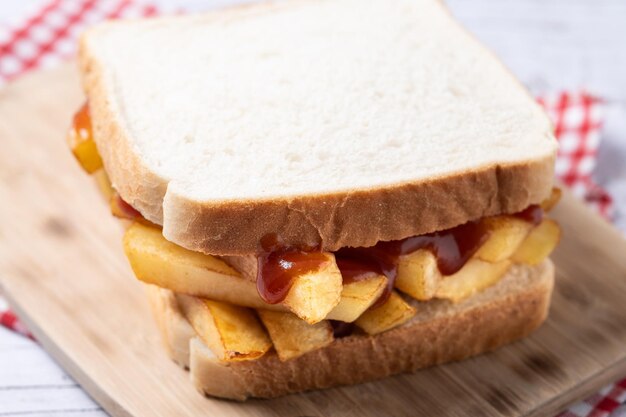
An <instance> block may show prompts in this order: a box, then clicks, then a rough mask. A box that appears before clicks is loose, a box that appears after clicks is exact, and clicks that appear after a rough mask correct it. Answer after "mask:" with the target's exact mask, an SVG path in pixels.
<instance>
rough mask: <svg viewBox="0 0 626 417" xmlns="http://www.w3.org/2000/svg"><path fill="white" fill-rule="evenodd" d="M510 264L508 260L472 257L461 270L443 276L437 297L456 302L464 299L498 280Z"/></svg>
mask: <svg viewBox="0 0 626 417" xmlns="http://www.w3.org/2000/svg"><path fill="white" fill-rule="evenodd" d="M510 265H511V262H510V261H508V260H504V261H501V262H498V263H490V262H485V261H482V260H480V259H476V258H473V259H470V260H469V261H468V262H467V263H466V264H465V265H464V266H463V268H461V270H460V271H458V272H457V273H455V274H453V275H449V276H444V277H443V279H442V280H441V283H440V284H439V288H438V289H437V298H445V299H448V300H451V301H453V302H455V303H456V302H459V301H462V300H464V299H466V298H468V297H470V296H472V295H474V294H476V293H477V292H479V291H482V290H484V289H485V288H487V287H490V286H491V285H493V284H495V283H496V282H498V281H499V280H500V278H502V276H503V275H504V274H505V273H506V271H507V270H508V269H509V266H510Z"/></svg>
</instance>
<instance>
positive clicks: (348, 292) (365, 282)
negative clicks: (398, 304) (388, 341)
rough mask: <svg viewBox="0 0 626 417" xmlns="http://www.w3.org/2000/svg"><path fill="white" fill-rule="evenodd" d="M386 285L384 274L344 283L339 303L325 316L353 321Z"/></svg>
mask: <svg viewBox="0 0 626 417" xmlns="http://www.w3.org/2000/svg"><path fill="white" fill-rule="evenodd" d="M386 286H387V277H386V276H384V275H374V276H371V277H368V278H364V279H362V280H358V281H353V282H350V283H348V284H344V285H343V290H342V291H341V299H340V300H339V304H337V305H336V306H335V308H333V309H332V310H331V312H330V313H328V316H327V317H326V318H327V319H330V320H339V321H345V322H349V323H350V322H353V321H354V320H356V319H357V318H359V317H360V316H361V314H363V313H364V312H365V311H366V310H367V309H368V308H370V307H371V306H372V304H374V303H375V302H376V300H378V298H379V297H380V296H381V295H382V293H383V291H385V287H386Z"/></svg>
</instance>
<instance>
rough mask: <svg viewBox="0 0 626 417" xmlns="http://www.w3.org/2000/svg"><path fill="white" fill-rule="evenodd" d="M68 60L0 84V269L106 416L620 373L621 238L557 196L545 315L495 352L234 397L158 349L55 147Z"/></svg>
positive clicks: (468, 392)
mask: <svg viewBox="0 0 626 417" xmlns="http://www.w3.org/2000/svg"><path fill="white" fill-rule="evenodd" d="M81 100H82V97H81V94H80V90H79V87H78V81H77V77H76V74H75V72H74V70H73V69H72V68H71V67H68V66H66V67H62V68H60V69H59V70H55V71H53V72H47V73H39V74H35V75H32V76H29V77H27V78H24V79H23V80H22V81H20V82H18V83H15V84H13V85H11V86H9V87H8V88H6V89H4V90H3V91H2V92H1V93H0V138H2V140H1V144H2V149H1V151H0V219H1V220H0V280H1V284H2V287H3V290H4V291H5V294H6V295H7V297H8V298H9V301H10V303H11V305H12V306H13V307H14V308H15V309H16V310H17V311H18V313H19V314H20V315H21V316H22V317H23V319H24V320H25V321H26V323H27V325H28V326H29V328H30V329H31V330H32V331H33V333H34V334H35V335H36V337H37V338H38V339H39V340H40V342H41V343H42V344H43V345H44V347H45V348H46V349H47V350H48V351H49V352H50V353H51V354H52V355H53V356H54V357H55V358H56V359H57V360H58V361H59V362H60V363H61V364H62V366H63V367H64V368H65V369H66V370H67V371H68V372H69V373H70V374H71V375H72V376H73V377H74V378H75V379H76V380H77V381H78V382H79V383H80V384H81V385H82V386H83V387H84V388H85V389H86V390H87V391H88V392H89V393H90V395H91V396H92V397H93V398H94V399H95V400H96V401H98V402H99V403H100V404H102V405H103V407H104V408H105V409H106V410H107V411H108V412H109V413H111V414H112V415H114V416H134V417H144V416H145V417H148V416H150V417H152V416H204V415H206V416H213V415H220V416H331V415H332V416H380V415H392V416H415V415H430V416H434V415H437V416H443V415H450V416H461V415H481V416H497V415H505V416H517V415H528V416H544V415H545V416H548V415H553V414H554V413H555V412H557V411H559V410H560V409H562V408H563V407H564V406H566V405H567V404H569V403H570V402H572V401H574V400H576V399H579V398H581V397H582V396H584V395H586V394H589V393H591V392H593V391H594V390H596V389H598V388H599V387H600V386H602V385H603V384H605V383H607V382H609V381H611V380H613V379H615V378H617V377H618V376H620V375H623V374H624V373H626V307H625V304H624V300H626V279H625V278H626V242H624V240H623V239H622V237H621V235H620V234H619V232H617V231H615V230H614V229H612V228H611V227H610V226H609V225H608V224H607V223H605V222H604V221H603V220H601V219H600V218H598V217H596V216H595V215H593V214H591V213H590V212H589V211H588V210H587V209H586V208H585V207H583V206H582V204H580V203H578V202H576V201H574V200H573V199H572V198H571V197H569V196H567V195H566V196H565V198H564V200H563V202H562V203H561V204H560V206H559V207H558V208H557V209H556V211H555V214H554V215H555V217H556V218H557V219H558V221H559V222H560V223H561V225H562V227H563V229H564V232H565V237H564V239H563V241H562V243H561V245H560V247H559V249H558V250H557V252H556V254H555V255H554V259H555V261H556V264H557V268H558V273H557V286H556V290H555V294H554V299H553V306H552V309H551V315H550V318H549V319H548V321H547V322H546V323H545V324H544V325H543V326H542V327H541V328H540V329H539V330H538V331H537V332H535V333H534V334H533V335H532V336H531V337H530V338H528V339H526V340H524V341H521V342H518V343H515V344H513V345H509V346H507V347H505V348H503V349H500V350H498V351H496V352H494V353H491V354H487V355H483V356H480V357H478V358H474V359H471V360H467V361H464V362H460V363H453V364H449V365H445V366H439V367H436V368H431V369H428V370H425V371H421V372H418V373H416V374H412V375H400V376H397V377H392V378H388V379H386V380H383V381H380V382H375V383H368V384H362V385H357V386H353V387H344V388H337V389H331V390H326V391H318V392H312V393H307V394H301V395H292V396H288V397H284V398H281V399H277V400H253V401H248V402H246V403H242V404H240V403H234V402H229V401H221V400H214V399H206V398H204V397H202V396H201V395H199V394H198V393H196V392H195V391H194V390H193V388H192V386H191V384H190V383H189V381H188V375H187V373H185V372H184V371H182V370H180V369H179V368H178V367H177V366H176V365H174V364H173V363H172V362H170V360H169V359H168V358H167V357H166V355H165V352H164V351H163V350H162V349H161V346H160V341H159V340H158V336H157V332H156V328H155V325H154V323H153V322H152V320H151V318H150V317H149V312H148V306H147V302H146V300H145V299H144V296H143V291H142V289H141V288H140V285H139V283H137V282H135V280H134V279H133V278H132V276H131V272H130V269H129V267H128V265H127V263H126V261H125V259H124V257H123V254H122V249H121V244H120V238H121V234H122V229H121V226H120V225H119V224H118V223H117V221H115V220H114V219H113V218H111V216H110V214H109V212H108V209H107V207H106V205H105V204H104V202H103V201H102V199H101V197H100V196H99V195H98V193H97V191H96V189H95V187H94V186H93V184H92V182H91V180H90V179H89V178H88V177H87V176H86V175H85V174H83V173H82V172H81V170H80V168H79V167H78V166H77V164H76V162H75V161H73V159H72V156H71V155H70V153H69V152H68V150H67V149H66V145H65V140H64V135H65V129H66V128H67V126H68V123H69V120H70V118H71V115H72V113H73V111H74V110H75V109H76V108H77V106H78V105H79V104H80V102H81Z"/></svg>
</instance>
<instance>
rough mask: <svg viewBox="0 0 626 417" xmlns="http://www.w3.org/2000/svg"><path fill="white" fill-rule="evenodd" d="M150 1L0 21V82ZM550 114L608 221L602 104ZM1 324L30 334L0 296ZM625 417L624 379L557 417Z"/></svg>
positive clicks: (149, 8)
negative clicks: (601, 169)
mask: <svg viewBox="0 0 626 417" xmlns="http://www.w3.org/2000/svg"><path fill="white" fill-rule="evenodd" d="M157 13H158V10H157V8H156V7H154V6H153V5H150V4H148V3H144V2H139V1H136V0H52V1H49V2H48V3H46V4H45V5H44V6H43V7H41V8H40V9H38V10H37V11H36V12H35V13H34V14H32V15H31V16H30V17H28V18H27V19H25V20H24V21H22V22H20V23H19V24H17V25H15V26H12V27H8V26H1V25H0V86H1V85H3V84H5V83H6V82H9V81H11V80H13V79H15V78H17V77H19V76H20V75H22V74H24V73H26V72H28V71H31V70H33V69H37V68H47V67H51V66H54V65H56V64H58V63H59V62H62V61H64V60H65V59H67V58H69V57H72V56H73V55H74V53H75V52H76V46H77V45H76V40H77V38H78V36H79V34H80V33H81V32H82V31H83V30H84V29H85V28H86V27H88V26H89V25H91V24H93V23H96V22H98V21H101V20H104V19H113V18H128V17H140V16H152V15H155V14H157ZM538 100H539V102H540V103H541V104H542V105H543V106H544V107H545V109H546V111H547V112H548V114H549V115H550V116H551V118H552V120H553V122H554V125H555V132H556V136H557V137H558V139H559V143H560V149H559V154H558V158H557V162H556V175H557V177H558V178H559V179H560V180H561V181H563V183H564V184H566V185H567V186H568V187H570V188H571V189H572V190H573V192H574V194H576V195H577V196H579V197H580V198H583V199H585V200H586V201H587V202H588V203H589V204H590V205H591V206H592V207H593V208H594V209H595V210H597V211H598V212H599V213H600V214H601V215H603V216H604V217H606V218H608V219H610V218H611V216H612V213H613V204H612V200H611V197H610V196H609V194H607V192H606V191H605V190H603V189H602V188H600V187H599V186H598V185H596V184H595V183H594V182H593V181H592V179H591V174H592V172H593V169H594V167H595V164H596V156H597V151H598V145H599V142H600V128H601V125H602V120H603V110H604V105H603V102H602V100H601V99H598V98H596V97H594V96H592V95H590V94H588V93H586V92H560V93H558V94H549V95H545V96H542V97H539V98H538ZM0 324H1V325H3V326H5V327H7V328H9V329H12V330H14V331H16V332H19V333H21V334H24V335H26V336H28V337H32V336H31V335H30V333H29V332H28V330H27V329H26V327H25V326H24V325H22V324H21V323H20V321H19V319H18V318H17V317H16V316H15V314H13V312H11V311H10V310H9V309H8V307H7V305H6V302H5V301H4V300H2V298H1V297H0ZM606 416H611V417H626V379H625V380H622V381H620V382H617V383H615V384H612V385H609V386H607V387H605V388H603V389H602V390H600V391H599V392H598V393H596V394H595V395H594V396H592V397H590V398H588V399H587V400H585V401H582V402H580V403H578V404H576V405H574V406H572V407H571V408H570V409H569V410H568V411H566V412H564V413H562V414H560V415H559V417H606Z"/></svg>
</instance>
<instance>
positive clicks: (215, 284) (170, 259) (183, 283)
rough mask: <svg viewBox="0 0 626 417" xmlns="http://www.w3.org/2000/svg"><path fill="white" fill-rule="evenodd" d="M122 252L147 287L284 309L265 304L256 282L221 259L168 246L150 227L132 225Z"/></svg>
mask: <svg viewBox="0 0 626 417" xmlns="http://www.w3.org/2000/svg"><path fill="white" fill-rule="evenodd" d="M124 251H125V252H126V256H127V257H128V260H129V262H130V266H131V267H132V269H133V272H134V273H135V276H136V277H137V279H139V280H140V281H143V282H146V283H148V284H154V285H157V286H159V287H162V288H167V289H170V290H172V291H174V292H177V293H182V294H188V295H194V296H197V297H203V298H208V299H211V300H218V301H224V302H229V303H232V304H235V305H241V306H246V307H255V308H269V309H272V308H276V309H282V310H286V307H285V306H283V305H281V304H267V303H265V302H264V301H263V300H262V299H261V297H260V296H259V294H258V292H257V289H256V283H254V282H253V281H249V280H247V279H244V278H242V277H241V275H240V274H239V273H238V272H237V271H236V270H234V269H233V268H231V267H230V266H228V265H227V264H226V263H225V262H224V261H222V260H221V259H218V258H215V257H213V256H210V255H205V254H202V253H199V252H194V251H190V250H187V249H185V248H183V247H180V246H178V245H176V244H174V243H171V242H169V241H168V240H166V239H165V238H164V237H163V235H162V234H161V231H160V230H158V229H155V228H153V227H149V226H145V225H143V224H139V223H135V224H133V225H132V226H131V227H130V228H128V230H127V231H126V234H125V235H124Z"/></svg>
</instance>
